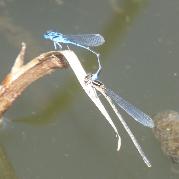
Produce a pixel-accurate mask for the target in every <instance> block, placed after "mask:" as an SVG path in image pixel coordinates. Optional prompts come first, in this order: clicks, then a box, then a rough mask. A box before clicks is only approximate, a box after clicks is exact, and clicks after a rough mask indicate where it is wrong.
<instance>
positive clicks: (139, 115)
mask: <svg viewBox="0 0 179 179" xmlns="http://www.w3.org/2000/svg"><path fill="white" fill-rule="evenodd" d="M105 93H106V94H107V95H108V96H109V97H110V98H111V99H112V100H114V101H115V103H116V104H117V105H118V106H119V107H121V108H122V109H123V110H124V111H126V112H127V113H128V114H129V115H130V116H131V117H133V118H134V119H135V120H136V121H137V122H139V123H141V124H143V125H144V126H147V127H150V128H153V127H154V122H153V120H152V119H151V118H150V117H149V116H148V115H146V114H145V113H144V112H142V111H141V110H140V109H138V108H136V107H135V106H133V105H132V104H130V103H129V102H127V101H126V100H125V99H123V98H122V97H121V96H119V95H117V94H116V93H115V92H113V91H112V90H111V89H105Z"/></svg>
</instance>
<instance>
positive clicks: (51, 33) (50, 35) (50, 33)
mask: <svg viewBox="0 0 179 179" xmlns="http://www.w3.org/2000/svg"><path fill="white" fill-rule="evenodd" d="M57 36H59V33H58V32H54V31H52V30H48V31H47V32H45V33H44V38H45V39H50V40H53V38H54V37H57Z"/></svg>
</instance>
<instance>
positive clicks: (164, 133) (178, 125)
mask: <svg viewBox="0 0 179 179" xmlns="http://www.w3.org/2000/svg"><path fill="white" fill-rule="evenodd" d="M153 119H154V122H155V128H154V134H155V136H156V137H157V138H158V139H159V141H160V143H161V148H162V150H163V151H164V153H165V154H167V155H168V156H169V157H170V158H172V160H173V161H174V162H176V163H179V113H178V112H175V111H164V112H161V113H159V114H157V115H156V116H155V117H154V118H153Z"/></svg>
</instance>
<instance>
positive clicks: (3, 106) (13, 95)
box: [0, 43, 68, 122]
mask: <svg viewBox="0 0 179 179" xmlns="http://www.w3.org/2000/svg"><path fill="white" fill-rule="evenodd" d="M25 52H26V44H25V43H22V48H21V50H20V52H19V55H18V56H17V58H16V60H15V62H14V65H13V67H12V68H11V71H10V73H9V74H8V75H7V76H6V77H5V78H4V80H3V81H2V83H1V86H0V118H1V119H3V118H2V116H3V114H4V112H5V111H7V110H8V108H9V107H10V106H11V105H12V104H13V102H14V101H15V100H16V99H17V97H18V96H20V95H21V94H22V92H23V91H24V90H25V89H26V88H27V87H28V86H29V85H30V84H31V83H32V82H34V81H36V80H37V79H39V78H41V77H43V76H45V75H47V74H49V73H51V72H53V71H54V70H55V69H59V68H67V67H68V63H67V61H66V59H65V57H64V55H63V54H62V53H60V52H59V51H51V52H46V53H42V54H41V55H39V56H38V57H35V58H34V59H32V60H31V61H30V62H28V63H27V64H25V65H24V59H25ZM1 122H2V121H1Z"/></svg>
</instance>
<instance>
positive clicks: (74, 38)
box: [44, 31, 154, 167]
mask: <svg viewBox="0 0 179 179" xmlns="http://www.w3.org/2000/svg"><path fill="white" fill-rule="evenodd" d="M44 38H45V39H49V40H52V41H53V43H54V47H55V49H57V46H58V47H60V48H62V46H61V43H64V44H72V45H75V46H78V47H82V48H84V49H87V50H89V51H90V52H92V53H94V54H95V55H96V56H97V60H98V65H99V68H98V70H97V72H96V73H94V74H92V75H88V76H87V77H86V78H85V79H84V80H85V83H90V84H91V85H92V87H94V88H95V89H96V90H97V91H99V92H101V93H102V94H103V95H104V97H105V98H106V99H107V100H108V102H109V103H110V105H111V106H112V107H113V110H114V111H115V113H116V115H117V116H118V115H119V112H118V110H117V108H116V107H115V105H114V103H113V101H114V102H115V103H116V104H117V105H118V106H119V107H120V108H122V109H123V110H124V111H125V112H126V113H128V114H129V115H130V116H131V117H132V118H134V119H135V120H136V121H137V122H139V123H141V124H142V125H144V126H147V127H150V128H153V127H154V123H153V120H152V119H151V118H150V117H149V116H148V115H146V114H145V113H143V112H142V111H141V110H140V109H138V108H136V107H135V106H134V105H132V104H130V103H129V102H127V101H126V100H124V99H123V98H122V97H121V96H120V95H118V94H116V93H115V92H113V91H112V90H111V89H108V88H106V87H105V86H104V84H103V83H102V82H100V81H98V75H99V73H100V71H101V64H100V59H99V56H100V55H99V53H97V52H95V51H94V50H92V49H90V47H96V46H100V45H102V44H103V43H104V42H105V40H104V38H103V36H101V35H100V34H79V35H63V34H61V33H58V32H54V31H47V32H46V33H45V34H44ZM120 121H121V123H122V124H123V126H124V128H125V129H126V131H127V132H128V134H129V136H130V137H131V139H132V141H133V143H134V145H135V146H136V148H137V150H138V151H139V153H140V155H141V156H142V158H143V160H144V162H145V163H146V164H147V166H149V167H150V166H151V164H150V162H149V161H148V159H147V158H146V157H145V154H144V153H143V151H142V149H141V147H140V145H139V144H138V143H137V140H136V139H135V137H134V135H133V134H132V132H131V131H130V129H129V127H128V125H127V124H126V122H125V121H123V120H120Z"/></svg>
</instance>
